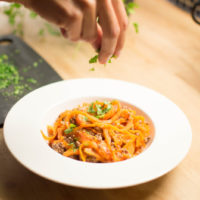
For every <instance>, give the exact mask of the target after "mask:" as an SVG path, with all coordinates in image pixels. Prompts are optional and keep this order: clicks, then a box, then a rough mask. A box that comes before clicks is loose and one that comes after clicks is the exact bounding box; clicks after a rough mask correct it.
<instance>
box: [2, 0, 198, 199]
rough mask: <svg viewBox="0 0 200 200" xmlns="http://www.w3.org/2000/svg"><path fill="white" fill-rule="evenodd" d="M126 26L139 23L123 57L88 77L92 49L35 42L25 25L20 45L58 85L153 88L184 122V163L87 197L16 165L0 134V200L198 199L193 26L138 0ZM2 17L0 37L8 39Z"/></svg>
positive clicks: (167, 7)
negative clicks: (189, 136) (187, 142)
mask: <svg viewBox="0 0 200 200" xmlns="http://www.w3.org/2000/svg"><path fill="white" fill-rule="evenodd" d="M138 3H139V5H140V8H138V10H137V12H136V13H135V14H134V15H133V16H132V18H131V21H133V22H135V21H137V22H138V23H139V24H140V33H139V34H138V35H137V34H135V32H134V29H133V28H132V25H131V24H130V27H129V29H128V33H127V40H126V45H125V48H124V51H123V53H122V55H121V57H120V58H119V59H118V60H115V61H113V63H112V64H109V65H107V66H106V67H104V66H101V65H96V66H95V68H96V70H95V71H94V72H91V71H89V68H90V66H89V64H88V59H89V58H90V57H91V56H93V54H94V52H93V50H92V48H91V47H90V46H89V45H87V44H85V43H79V45H78V46H77V45H75V44H72V43H69V42H67V41H65V40H64V39H61V38H55V37H51V36H48V37H45V38H42V39H41V38H39V37H38V36H37V35H36V34H35V33H34V30H33V29H32V27H34V25H33V23H36V25H37V23H39V22H37V21H36V22H34V21H33V20H32V21H31V23H28V22H30V19H26V21H25V37H24V39H25V41H26V42H27V43H28V44H29V45H30V46H32V47H33V48H34V49H35V50H36V51H37V52H38V53H39V54H41V55H42V56H43V57H44V58H45V59H46V60H47V61H48V62H49V63H50V64H51V65H52V66H53V67H54V69H55V70H56V71H57V72H58V73H59V74H60V75H61V76H62V77H63V78H64V79H71V78H82V77H105V78H114V79H121V80H126V81H130V82H134V83H139V84H142V85H144V86H147V87H150V88H153V89H154V90H156V91H158V92H160V93H162V94H163V95H165V96H167V97H168V98H170V99H171V100H172V101H174V102H175V103H176V104H177V105H178V106H179V107H180V108H181V109H182V110H183V111H184V112H185V114H186V115H187V117H188V118H189V120H190V123H191V126H192V130H193V143H192V147H191V149H190V151H189V153H188V155H187V157H186V158H185V159H184V160H183V161H182V162H181V164H179V165H178V167H176V168H175V169H174V170H173V171H171V172H170V173H168V174H167V175H165V176H163V177H161V178H159V179H156V180H154V181H151V182H149V183H145V184H142V185H139V186H135V187H129V188H124V189H116V190H88V189H79V188H73V187H67V186H64V185H60V184H56V183H53V182H51V181H48V180H46V179H43V178H41V177H39V176H37V175H35V174H33V173H31V172H30V171H29V170H27V169H25V168H24V167H23V166H22V165H20V164H19V163H18V162H17V161H16V160H15V159H14V158H13V157H12V156H11V154H10V153H9V151H8V149H7V148H6V146H5V143H4V140H3V133H2V132H3V131H2V130H0V200H13V199H15V200H27V199H28V200H32V199H33V200H35V199H42V200H45V199H56V200H61V199H65V200H68V199H69V200H72V199H82V200H88V199H96V200H97V199H99V200H101V199H115V200H125V199H136V200H140V199H141V200H169V199H170V200H180V199H181V200H198V199H200V123H199V122H200V117H199V116H200V26H198V25H197V24H195V23H194V22H193V21H192V19H191V16H190V15H189V14H187V13H185V12H184V11H182V10H180V9H178V8H176V7H174V6H173V5H172V4H171V3H169V2H168V1H166V0H157V1H155V0H148V1H147V0H138ZM6 24H7V22H6V19H4V18H3V17H2V16H1V21H0V34H1V35H2V34H5V33H8V32H9V30H10V29H9V27H8V25H6Z"/></svg>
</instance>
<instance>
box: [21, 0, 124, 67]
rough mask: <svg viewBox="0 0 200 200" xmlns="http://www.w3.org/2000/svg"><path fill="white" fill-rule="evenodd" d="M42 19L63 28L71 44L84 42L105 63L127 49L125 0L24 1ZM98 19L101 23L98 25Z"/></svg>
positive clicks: (63, 32)
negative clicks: (125, 43)
mask: <svg viewBox="0 0 200 200" xmlns="http://www.w3.org/2000/svg"><path fill="white" fill-rule="evenodd" d="M21 1H22V2H23V4H24V5H25V6H26V7H28V8H30V9H33V10H34V11H35V12H37V13H38V14H39V15H40V16H41V17H43V18H45V19H46V20H48V21H49V22H52V23H54V24H56V25H57V26H59V27H60V28H61V32H62V34H63V35H64V37H66V38H68V39H69V40H72V41H78V40H81V39H82V40H85V41H87V42H89V43H91V44H92V45H93V47H94V48H95V49H96V50H97V49H100V52H99V62H100V63H103V64H105V63H106V62H107V61H108V60H109V58H110V57H111V56H112V55H115V56H117V57H118V56H119V54H120V51H121V50H122V48H123V46H124V40H125V31H126V28H127V24H128V17H127V15H126V11H125V8H124V4H123V1H122V0H51V1H49V0H42V1H37V0H21ZM97 18H98V22H97Z"/></svg>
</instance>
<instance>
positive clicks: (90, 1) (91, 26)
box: [82, 0, 97, 44]
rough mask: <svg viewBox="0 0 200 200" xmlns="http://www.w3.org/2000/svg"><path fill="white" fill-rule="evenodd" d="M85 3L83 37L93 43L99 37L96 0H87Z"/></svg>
mask: <svg viewBox="0 0 200 200" xmlns="http://www.w3.org/2000/svg"><path fill="white" fill-rule="evenodd" d="M82 3H84V5H83V13H84V17H83V27H82V39H83V40H86V41H87V42H90V43H91V44H92V43H93V42H94V41H95V40H96V39H97V22H96V1H94V0H85V1H82Z"/></svg>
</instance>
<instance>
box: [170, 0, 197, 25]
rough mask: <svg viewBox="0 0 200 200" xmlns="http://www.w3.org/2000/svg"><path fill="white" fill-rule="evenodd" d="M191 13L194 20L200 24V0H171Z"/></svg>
mask: <svg viewBox="0 0 200 200" xmlns="http://www.w3.org/2000/svg"><path fill="white" fill-rule="evenodd" d="M169 1H171V2H172V3H174V4H175V5H177V6H178V7H180V8H182V9H184V10H186V11H188V12H190V13H191V15H192V18H193V20H194V21H195V22H196V23H198V24H200V0H169Z"/></svg>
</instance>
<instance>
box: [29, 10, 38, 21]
mask: <svg viewBox="0 0 200 200" xmlns="http://www.w3.org/2000/svg"><path fill="white" fill-rule="evenodd" d="M37 16H38V14H37V13H35V12H33V11H30V17H31V18H32V19H35V18H36V17H37Z"/></svg>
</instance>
